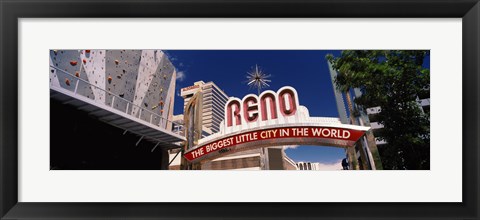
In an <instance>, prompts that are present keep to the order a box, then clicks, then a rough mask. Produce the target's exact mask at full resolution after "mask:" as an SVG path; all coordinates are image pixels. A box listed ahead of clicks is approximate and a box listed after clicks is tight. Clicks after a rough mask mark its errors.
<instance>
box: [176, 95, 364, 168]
mask: <svg viewBox="0 0 480 220" xmlns="http://www.w3.org/2000/svg"><path fill="white" fill-rule="evenodd" d="M369 129H370V127H364V126H357V125H350V124H342V123H341V122H340V120H339V119H338V118H331V117H310V115H309V112H308V109H307V108H306V107H304V106H300V105H299V101H298V95H297V92H296V90H295V89H294V88H292V87H290V86H285V87H282V88H280V89H279V90H278V91H277V92H276V93H275V92H273V91H270V90H269V91H265V92H263V93H262V94H260V95H259V96H256V95H252V94H250V95H247V96H245V97H244V98H243V99H242V100H240V99H238V98H234V97H232V98H230V99H229V100H228V102H227V103H226V105H225V120H224V121H223V122H222V124H221V126H220V132H218V133H216V134H213V135H210V136H208V137H205V138H202V139H200V140H198V144H197V146H195V147H193V148H190V149H188V150H187V151H186V152H185V153H184V157H185V159H186V160H187V161H189V162H190V163H199V162H205V161H210V160H213V159H216V158H219V157H223V156H226V155H228V154H232V153H236V152H240V151H246V150H251V149H255V148H262V147H271V146H282V145H320V146H335V147H343V148H347V147H353V146H354V144H355V143H356V142H357V141H358V140H359V139H360V138H361V137H362V136H363V135H364V134H365V132H366V131H368V130H369Z"/></svg>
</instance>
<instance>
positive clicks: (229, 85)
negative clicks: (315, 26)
mask: <svg viewBox="0 0 480 220" xmlns="http://www.w3.org/2000/svg"><path fill="white" fill-rule="evenodd" d="M340 52H341V51H326V50H167V51H166V53H167V54H168V55H169V57H170V59H171V61H172V63H173V64H174V66H175V67H176V68H177V72H179V74H178V75H180V76H181V77H180V78H178V79H177V85H176V90H177V93H178V94H179V93H180V92H179V91H180V89H181V88H183V87H186V86H190V85H193V83H194V82H196V81H199V80H203V81H205V82H209V81H213V82H214V83H215V84H217V85H218V86H219V87H220V88H221V89H223V90H224V91H225V93H226V94H227V95H228V96H235V97H238V98H243V97H244V96H245V95H247V94H250V93H257V91H256V90H251V89H250V88H249V86H248V85H247V84H246V83H245V81H246V74H247V72H248V71H250V70H251V69H252V67H254V66H255V65H259V66H260V67H261V68H262V70H264V71H265V72H266V73H268V74H271V75H272V77H271V78H270V79H271V80H272V82H271V83H270V88H269V89H271V90H274V91H277V90H278V89H279V88H281V87H283V86H287V85H288V86H292V87H294V88H295V89H296V90H297V92H298V96H299V101H300V105H303V106H306V107H307V108H308V109H309V112H310V115H311V116H318V117H338V112H337V107H336V105H335V99H334V95H333V87H332V84H331V81H330V75H329V71H328V66H327V62H326V59H325V55H327V54H328V53H331V54H334V55H340ZM182 108H183V99H182V98H181V97H180V96H177V97H176V98H175V107H174V113H175V114H182V113H183V109H182ZM286 153H287V155H288V156H289V157H290V158H292V159H293V160H294V161H310V162H321V163H335V162H337V161H338V160H341V159H342V158H344V157H345V151H344V150H343V149H341V148H335V147H323V146H299V147H297V148H295V149H287V150H286Z"/></svg>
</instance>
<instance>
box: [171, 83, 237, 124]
mask: <svg viewBox="0 0 480 220" xmlns="http://www.w3.org/2000/svg"><path fill="white" fill-rule="evenodd" d="M197 91H201V92H202V94H203V114H202V125H203V127H205V128H206V129H204V130H207V131H208V130H210V131H211V133H217V132H219V131H220V123H221V122H222V120H223V119H224V115H225V112H224V111H225V110H224V108H225V103H227V100H228V96H227V94H225V92H224V91H223V90H221V89H220V88H219V87H218V86H217V85H216V84H215V83H213V82H207V83H205V82H203V81H198V82H195V83H194V84H193V85H192V86H188V87H185V88H182V90H181V92H180V95H181V96H182V97H183V98H184V104H183V107H184V108H185V106H186V105H187V103H188V101H190V98H191V97H192V96H193V95H194V94H195V93H196V92H197Z"/></svg>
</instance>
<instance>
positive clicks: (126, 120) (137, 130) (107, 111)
mask: <svg viewBox="0 0 480 220" xmlns="http://www.w3.org/2000/svg"><path fill="white" fill-rule="evenodd" d="M50 98H52V99H55V100H58V101H60V102H62V103H63V104H68V105H72V106H75V107H76V108H77V109H78V110H81V111H84V112H87V113H88V114H89V115H90V116H92V117H95V118H97V119H99V120H101V121H103V122H105V123H107V124H110V125H113V126H115V127H118V128H121V129H124V130H126V131H128V132H131V133H134V134H136V135H138V136H140V137H141V136H143V137H144V139H145V140H147V141H150V142H153V143H159V145H158V146H159V147H162V148H166V149H173V148H180V147H181V145H180V144H181V142H182V141H185V137H183V136H181V135H179V134H176V133H174V132H173V131H170V130H167V129H165V128H162V127H160V126H158V125H155V124H152V123H149V122H147V121H144V120H142V119H140V118H137V117H134V116H133V115H130V114H127V113H125V112H122V111H119V110H117V109H115V108H112V107H111V106H109V105H106V104H103V103H99V102H96V101H95V100H93V99H90V98H87V97H85V96H82V95H79V94H75V93H74V92H72V91H69V90H66V89H63V88H58V87H55V86H50Z"/></svg>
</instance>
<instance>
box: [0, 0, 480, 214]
mask: <svg viewBox="0 0 480 220" xmlns="http://www.w3.org/2000/svg"><path fill="white" fill-rule="evenodd" d="M0 2H1V3H0V15H1V17H0V19H1V39H0V40H1V41H0V46H1V48H0V51H1V55H0V56H1V57H0V67H1V73H0V92H1V93H0V141H1V145H0V157H1V161H0V162H1V173H0V179H1V187H0V216H1V219H53V218H56V219H70V218H76V219H100V218H111V219H119V218H122V219H143V218H145V219H147V218H148V219H156V218H159V219H187V218H188V219H192V218H199V219H220V218H221V219H234V218H237V219H306V218H309V219H360V218H362V219H479V211H478V207H479V202H478V200H479V175H478V173H479V158H480V156H479V150H478V146H479V145H478V137H479V133H478V132H479V130H478V124H479V117H478V115H479V109H478V107H479V102H478V94H479V90H480V84H479V77H478V76H479V73H480V71H479V70H480V69H479V68H480V64H479V63H480V62H479V60H480V56H479V53H480V44H479V41H480V4H479V3H478V0H408V1H404V0H296V1H295V0H257V1H253V0H244V1H238V0H222V1H220V0H196V1H194V0H143V1H135V0H123V1H108V0H102V1H90V0H63V1H59V0H39V1H32V0H0ZM50 17H53V18H80V17H90V18H103V17H113V18H117V17H127V18H131V17H212V18H226V17H262V18H264V17H271V18H277V17H287V18H293V17H304V18H305V17H331V18H338V17H348V18H352V17H363V18H364V17H371V18H387V17H388V18H396V17H407V18H444V17H456V18H462V19H463V20H462V21H463V22H462V40H463V42H462V44H463V45H462V49H463V52H462V53H463V63H462V65H463V66H462V71H463V73H462V83H463V88H462V94H463V95H462V101H463V106H462V107H463V117H462V121H463V125H462V126H463V128H462V129H463V132H462V138H463V140H462V143H463V146H462V148H463V153H462V156H463V164H462V165H463V170H462V172H463V173H462V176H463V202H462V203H20V202H18V195H17V192H18V174H17V170H18V153H17V146H18V124H17V123H18V105H17V104H18V79H17V77H18V75H17V73H18V55H19V54H18V22H17V19H19V18H50ZM456 77H458V76H456ZM172 190H174V189H172ZM446 190H448V189H446Z"/></svg>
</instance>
